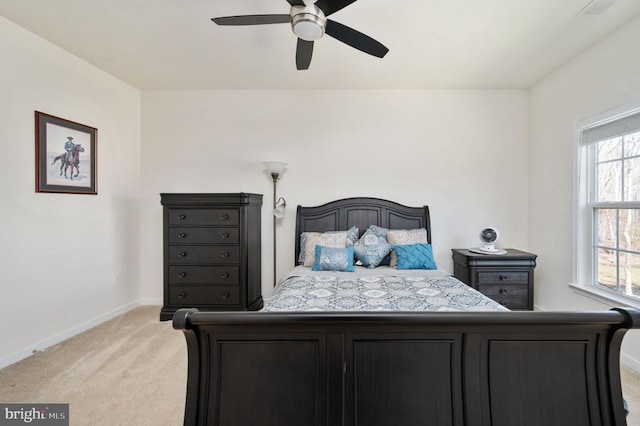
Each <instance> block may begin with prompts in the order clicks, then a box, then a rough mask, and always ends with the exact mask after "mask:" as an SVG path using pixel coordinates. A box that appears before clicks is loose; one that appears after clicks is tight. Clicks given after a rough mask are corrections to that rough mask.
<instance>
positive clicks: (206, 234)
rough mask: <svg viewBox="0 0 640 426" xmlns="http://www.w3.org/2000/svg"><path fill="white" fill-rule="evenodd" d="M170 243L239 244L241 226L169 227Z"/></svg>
mask: <svg viewBox="0 0 640 426" xmlns="http://www.w3.org/2000/svg"><path fill="white" fill-rule="evenodd" d="M167 233H168V236H169V244H238V243H239V242H240V229H239V228H182V227H177V228H169V229H168V230H167Z"/></svg>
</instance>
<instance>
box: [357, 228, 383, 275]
mask: <svg viewBox="0 0 640 426" xmlns="http://www.w3.org/2000/svg"><path fill="white" fill-rule="evenodd" d="M353 252H354V254H355V256H356V259H358V260H359V261H360V262H362V264H363V265H364V266H366V267H367V268H375V267H376V266H378V265H380V263H381V262H382V260H383V259H384V258H385V256H387V255H388V254H389V253H391V244H389V243H388V242H387V239H386V238H385V237H382V236H378V235H376V234H375V233H374V232H373V231H372V230H371V229H367V230H366V231H365V233H364V234H362V237H360V239H359V240H358V241H357V242H356V243H355V244H354V245H353Z"/></svg>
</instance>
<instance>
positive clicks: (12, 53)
mask: <svg viewBox="0 0 640 426" xmlns="http://www.w3.org/2000/svg"><path fill="white" fill-rule="evenodd" d="M0 58H2V65H1V66H0V141H1V143H2V148H3V149H2V151H3V162H2V173H1V175H0V176H1V177H0V193H1V194H2V201H1V202H0V219H1V220H0V236H1V237H2V244H1V245H0V266H1V268H0V269H1V271H2V273H1V275H0V283H1V284H0V289H1V294H0V368H1V367H2V366H4V365H7V364H9V363H11V362H15V361H17V360H19V359H21V358H23V357H25V356H27V355H29V354H31V350H32V349H41V348H42V347H46V346H48V345H50V344H53V343H57V342H58V341H60V340H61V339H64V338H66V337H69V336H70V335H72V334H74V333H76V332H78V331H80V330H82V329H84V328H87V327H89V326H91V325H95V324H96V323H97V322H100V321H102V320H104V319H106V318H108V317H110V316H113V315H115V314H117V313H118V312H122V311H123V310H124V309H128V308H129V307H131V306H135V304H136V303H138V300H139V290H140V289H139V284H138V274H139V271H138V263H139V259H138V244H139V242H138V219H139V207H138V197H139V187H140V176H139V170H140V145H139V144H140V142H139V141H140V92H139V91H138V90H136V89H134V88H132V87H130V86H128V85H125V84H123V83H122V82H120V81H118V80H116V79H115V78H113V77H111V76H109V75H107V74H105V73H104V72H103V71H100V70H98V69H96V68H95V67H93V66H91V65H88V64H87V63H85V62H83V61H81V60H79V59H78V58H76V57H75V56H73V55H71V54H69V53H67V52H65V51H63V50H61V49H59V48H57V47H55V46H53V45H52V44H50V43H49V42H47V41H44V40H43V39H41V38H39V37H37V36H35V35H33V34H32V33H30V32H27V31H25V30H24V29H22V28H20V27H18V26H16V25H14V24H13V23H11V22H9V21H7V20H6V19H4V18H2V17H0ZM36 110H37V111H42V112H45V113H48V114H52V115H55V116H59V117H62V118H66V119H69V120H72V121H76V122H79V123H82V124H86V125H89V126H92V127H96V128H97V129H98V145H97V146H98V149H97V151H98V168H97V171H98V195H97V196H96V195H73V194H46V193H36V192H35V162H34V158H35V135H34V133H35V132H34V128H35V124H34V111H36Z"/></svg>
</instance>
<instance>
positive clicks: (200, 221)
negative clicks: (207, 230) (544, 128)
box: [169, 209, 240, 226]
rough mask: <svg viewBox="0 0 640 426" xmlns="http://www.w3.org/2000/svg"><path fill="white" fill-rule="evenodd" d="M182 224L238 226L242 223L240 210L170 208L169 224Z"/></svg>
mask: <svg viewBox="0 0 640 426" xmlns="http://www.w3.org/2000/svg"><path fill="white" fill-rule="evenodd" d="M182 225H211V226H218V225H219V226H226V225H228V226H238V225H240V210H239V209H170V210H169V226H182Z"/></svg>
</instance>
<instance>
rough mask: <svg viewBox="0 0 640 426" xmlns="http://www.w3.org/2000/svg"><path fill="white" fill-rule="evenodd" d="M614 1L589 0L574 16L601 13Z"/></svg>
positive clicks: (614, 0)
mask: <svg viewBox="0 0 640 426" xmlns="http://www.w3.org/2000/svg"><path fill="white" fill-rule="evenodd" d="M615 2H616V0H591V1H590V2H589V3H588V4H587V5H586V6H585V7H583V8H582V10H581V11H580V12H578V13H577V14H576V16H594V15H601V14H602V13H603V12H604V11H605V10H607V9H609V7H611V5H612V4H614V3H615Z"/></svg>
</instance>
